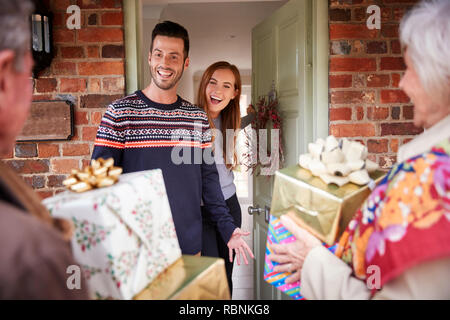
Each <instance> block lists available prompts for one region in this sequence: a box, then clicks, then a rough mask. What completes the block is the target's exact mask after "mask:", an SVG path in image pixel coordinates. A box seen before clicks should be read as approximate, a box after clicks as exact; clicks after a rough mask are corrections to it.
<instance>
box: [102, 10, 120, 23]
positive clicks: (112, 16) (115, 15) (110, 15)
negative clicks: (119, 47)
mask: <svg viewBox="0 0 450 320" xmlns="http://www.w3.org/2000/svg"><path fill="white" fill-rule="evenodd" d="M102 25H105V26H107V25H116V26H121V25H123V14H122V12H121V11H120V12H106V13H103V14H102Z"/></svg>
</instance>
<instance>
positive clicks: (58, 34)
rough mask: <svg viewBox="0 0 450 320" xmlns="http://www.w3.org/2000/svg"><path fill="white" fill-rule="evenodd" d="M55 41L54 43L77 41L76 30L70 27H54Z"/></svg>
mask: <svg viewBox="0 0 450 320" xmlns="http://www.w3.org/2000/svg"><path fill="white" fill-rule="evenodd" d="M53 42H54V43H74V42H75V30H69V29H65V28H62V29H59V28H58V29H56V28H55V29H54V30H53Z"/></svg>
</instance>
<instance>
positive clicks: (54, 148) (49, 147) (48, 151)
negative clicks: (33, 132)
mask: <svg viewBox="0 0 450 320" xmlns="http://www.w3.org/2000/svg"><path fill="white" fill-rule="evenodd" d="M38 155H39V158H51V157H59V156H60V154H59V146H58V145H57V144H50V143H39V144H38Z"/></svg>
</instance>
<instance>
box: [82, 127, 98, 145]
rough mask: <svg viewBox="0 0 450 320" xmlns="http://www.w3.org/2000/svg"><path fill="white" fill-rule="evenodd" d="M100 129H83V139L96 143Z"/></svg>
mask: <svg viewBox="0 0 450 320" xmlns="http://www.w3.org/2000/svg"><path fill="white" fill-rule="evenodd" d="M97 130H98V127H83V128H82V136H81V137H82V139H83V141H92V142H94V141H95V137H96V136H97Z"/></svg>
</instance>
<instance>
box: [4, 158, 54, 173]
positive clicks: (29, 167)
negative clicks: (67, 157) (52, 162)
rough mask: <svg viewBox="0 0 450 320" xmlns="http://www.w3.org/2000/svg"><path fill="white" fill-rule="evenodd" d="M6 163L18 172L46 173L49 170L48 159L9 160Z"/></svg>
mask: <svg viewBox="0 0 450 320" xmlns="http://www.w3.org/2000/svg"><path fill="white" fill-rule="evenodd" d="M6 163H7V164H8V165H9V166H10V167H11V168H13V169H14V170H15V171H16V172H17V173H20V174H27V173H45V172H48V171H49V161H48V160H8V161H6Z"/></svg>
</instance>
